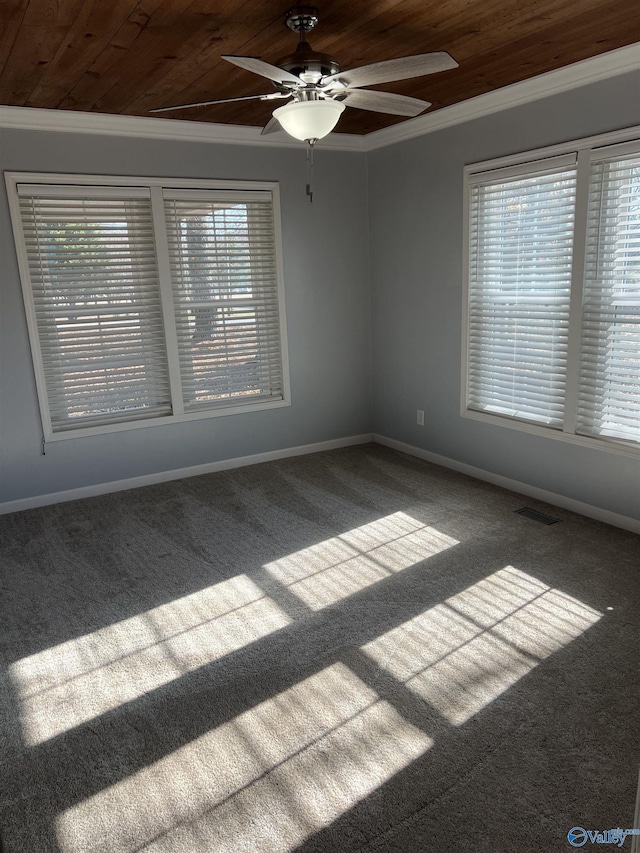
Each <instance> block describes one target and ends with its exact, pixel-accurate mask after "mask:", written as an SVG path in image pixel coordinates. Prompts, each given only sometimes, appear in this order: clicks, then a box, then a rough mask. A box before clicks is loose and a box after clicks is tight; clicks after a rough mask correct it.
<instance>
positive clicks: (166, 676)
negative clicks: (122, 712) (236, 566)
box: [10, 575, 291, 746]
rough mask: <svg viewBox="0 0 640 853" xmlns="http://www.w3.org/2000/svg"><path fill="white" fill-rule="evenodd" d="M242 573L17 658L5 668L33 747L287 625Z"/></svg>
mask: <svg viewBox="0 0 640 853" xmlns="http://www.w3.org/2000/svg"><path fill="white" fill-rule="evenodd" d="M290 622H291V620H290V619H289V617H288V616H286V615H285V614H284V613H283V612H282V610H280V608H279V607H278V606H277V604H276V603H275V602H274V601H272V600H271V599H270V598H269V597H267V596H265V594H264V592H263V590H261V589H260V587H258V586H257V585H256V584H255V583H254V582H253V581H251V580H250V579H249V578H248V577H247V576H246V575H237V576H236V577H233V578H231V579H229V580H226V581H222V582H221V583H218V584H214V585H213V586H210V587H207V588H206V589H202V590H199V591H198V592H195V593H193V594H191V595H187V596H184V597H183V598H178V599H176V600H175V601H171V602H169V603H168V604H163V605H161V606H160V607H155V608H154V609H153V610H148V611H146V612H145V613H141V614H139V615H138V616H133V617H132V618H130V619H125V620H123V621H121V622H116V623H115V624H113V625H109V626H108V627H106V628H101V629H100V630H98V631H94V632H93V633H91V634H86V635H84V636H82V637H77V638H75V639H73V640H69V641H68V642H65V643H62V644H60V645H58V646H54V647H52V648H50V649H46V650H45V651H43V652H39V653H38V654H35V655H31V656H30V657H26V658H23V659H22V660H19V661H17V662H16V663H14V664H13V665H12V666H11V668H10V676H11V679H12V681H13V683H14V685H15V689H16V693H17V695H18V699H19V702H20V721H21V725H22V730H23V738H24V742H25V744H26V745H27V746H34V745H35V744H38V743H42V742H43V741H46V740H49V739H50V738H52V737H55V736H56V735H59V734H61V733H62V732H65V731H68V730H70V729H72V728H74V727H75V726H79V725H80V724H82V723H85V722H87V721H88V720H91V719H93V718H95V717H97V716H99V715H100V714H104V713H106V712H107V711H110V710H112V709H113V708H117V707H118V706H120V705H122V704H124V703H125V702H130V701H132V700H134V699H137V698H138V697H140V696H142V695H143V694H145V693H148V692H149V691H152V690H155V689H157V688H158V687H161V686H162V685H164V684H167V683H169V682H170V681H173V680H174V679H176V678H179V677H180V676H182V675H184V674H185V673H187V672H191V671H192V670H194V669H197V668H199V667H201V666H205V665H207V664H209V663H212V662H213V661H215V660H218V659H220V658H222V657H224V656H225V655H227V654H229V653H231V652H233V651H237V650H238V649H241V648H243V647H244V646H246V645H248V644H249V643H252V642H254V641H256V640H259V639H261V638H262V637H265V636H267V635H268V634H271V633H272V632H274V631H277V630H279V629H280V628H283V627H285V626H286V625H288V624H290Z"/></svg>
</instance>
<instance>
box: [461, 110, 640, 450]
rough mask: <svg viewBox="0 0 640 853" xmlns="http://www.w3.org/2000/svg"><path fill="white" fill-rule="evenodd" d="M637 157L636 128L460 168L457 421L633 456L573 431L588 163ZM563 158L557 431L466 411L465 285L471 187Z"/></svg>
mask: <svg viewBox="0 0 640 853" xmlns="http://www.w3.org/2000/svg"><path fill="white" fill-rule="evenodd" d="M628 153H640V126H635V127H630V128H625V129H624V130H620V131H614V132H612V133H605V134H599V135H597V136H591V137H586V138H583V139H579V140H572V141H568V142H565V143H560V144H558V145H551V146H547V147H545V148H539V149H534V150H531V151H526V152H522V153H519V154H513V155H509V156H506V157H500V158H496V159H493V160H486V161H483V162H480V163H472V164H468V165H465V167H464V169H463V187H462V193H463V244H462V264H463V268H462V348H461V349H462V359H461V383H460V416H461V417H463V418H466V419H468V420H473V421H477V422H480V423H486V424H490V425H493V426H500V427H506V428H507V429H515V430H518V431H520V432H526V433H530V434H532V435H539V436H545V437H546V438H550V439H552V440H556V441H564V442H569V443H571V444H577V445H581V446H583V447H591V448H597V449H600V450H605V451H608V452H610V453H617V454H622V455H625V456H633V457H637V456H638V453H639V452H640V446H639V445H638V443H637V442H634V441H629V440H625V439H618V438H614V437H610V436H598V437H596V436H586V435H579V434H577V433H576V432H575V428H576V412H577V404H578V380H579V367H580V362H579V359H580V343H581V323H582V317H581V314H582V300H583V289H584V271H585V258H586V248H587V226H588V201H589V185H590V176H591V163H592V161H593V160H596V159H602V158H604V157H614V156H617V155H620V156H623V155H625V154H628ZM563 156H575V158H576V168H577V183H576V202H575V204H576V207H575V221H574V245H573V261H572V273H571V296H570V309H569V337H568V354H567V369H566V394H565V415H564V422H563V426H562V429H558V428H554V427H548V426H544V425H540V424H536V423H534V422H532V421H527V420H524V419H518V418H515V417H510V416H506V415H500V414H496V413H488V412H480V411H477V410H474V409H470V408H469V376H468V372H469V371H468V367H469V285H470V268H469V264H470V230H471V229H470V217H471V197H472V186H473V183H474V180H475V181H478V180H480V179H481V178H482V177H483V176H484V177H486V178H492V177H495V178H496V180H500V178H502V177H509V176H513V175H519V174H534V173H535V172H536V171H539V170H540V169H541V168H542V167H543V164H544V161H549V160H551V159H553V158H559V157H563Z"/></svg>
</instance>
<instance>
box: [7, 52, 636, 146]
mask: <svg viewBox="0 0 640 853" xmlns="http://www.w3.org/2000/svg"><path fill="white" fill-rule="evenodd" d="M639 68H640V42H638V43H635V44H630V45H628V46H627V47H621V48H619V49H618V50H612V51H610V52H609V53H603V54H601V55H600V56H594V57H592V58H591V59H583V60H582V61H581V62H575V63H573V65H567V66H565V67H564V68H558V69H557V70H555V71H548V72H547V73H546V74H540V75H538V76H537V77H531V78H530V79H529V80H522V81H521V82H520V83H512V84H511V85H510V86H505V87H504V88H502V89H497V90H496V91H494V92H487V93H486V94H484V95H477V96H476V97H475V98H469V100H467V101H462V102H461V103H459V104H454V105H453V106H450V107H443V108H442V109H439V110H437V111H436V112H433V113H428V114H427V115H424V116H419V117H418V118H414V119H409V120H408V121H403V122H401V123H400V124H396V125H393V127H387V128H384V129H382V130H375V131H373V132H372V133H368V134H366V135H364V136H358V135H355V134H349V133H331V134H329V136H327V137H325V138H324V139H323V140H322V141H321V143H320V144H321V145H322V148H326V149H332V150H334V151H374V150H375V149H377V148H383V147H385V146H387V145H394V144H395V143H396V142H403V141H404V140H407V139H414V138H415V137H417V136H424V135H425V134H427V133H433V132H434V131H436V130H442V129H444V128H446V127H451V126H453V125H456V124H462V123H463V122H467V121H471V120H473V119H476V118H481V117H482V116H487V115H491V114H492V113H496V112H500V111H501V110H506V109H509V108H510V107H517V106H520V105H521V104H526V103H529V102H530V101H536V100H538V99H540V98H546V97H549V96H550V95H555V94H558V93H560V92H567V91H569V90H571V89H576V88H578V87H580V86H587V85H588V84H589V83H595V82H597V81H598V80H606V79H607V78H608V77H615V76H617V75H619V74H625V73H627V72H629V71H635V70H637V69H639ZM3 127H7V128H15V129H19V130H48V131H58V132H63V133H97V134H103V135H105V134H106V135H111V136H131V137H138V138H143V139H170V140H179V141H182V142H209V143H218V144H227V145H260V146H269V147H275V148H299V147H300V146H301V144H302V143H300V142H297V141H295V140H293V139H291V137H290V136H287V134H285V133H284V131H280V132H278V133H271V134H268V135H267V136H262V135H261V129H260V128H258V127H246V126H244V125H230V124H210V123H208V122H199V121H182V120H177V119H160V118H153V117H151V116H149V117H146V116H123V115H108V114H105V113H86V112H79V111H75V110H42V109H36V108H34V107H8V106H0V128H3Z"/></svg>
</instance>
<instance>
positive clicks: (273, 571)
mask: <svg viewBox="0 0 640 853" xmlns="http://www.w3.org/2000/svg"><path fill="white" fill-rule="evenodd" d="M458 544H459V540H458V539H453V538H452V537H450V536H446V535H445V534H444V533H441V532H440V531H438V530H436V529H435V528H434V527H428V526H426V525H425V524H423V523H422V522H420V521H418V520H416V519H415V518H412V517H411V516H410V515H407V514H406V513H404V512H396V513H393V514H392V515H388V516H386V517H385V518H380V519H378V520H376V521H373V522H371V523H370V524H365V525H363V526H361V527H356V528H354V529H353V530H349V531H348V532H347V533H343V534H341V535H340V536H334V537H333V538H332V539H326V540H325V541H324V542H319V543H318V544H317V545H313V546H311V547H310V548H304V549H303V550H301V551H296V552H295V553H293V554H289V555H288V556H286V557H283V558H282V559H280V560H275V561H274V562H272V563H267V564H266V565H265V566H264V568H265V569H266V571H267V572H268V573H269V574H270V575H271V576H272V577H273V578H274V579H275V580H277V581H279V582H280V583H281V584H282V585H283V586H285V587H287V589H288V591H289V592H291V593H293V594H294V595H296V596H297V597H298V598H299V599H300V600H301V601H303V602H304V603H305V604H306V605H307V606H308V607H310V608H311V609H312V610H321V609H322V608H323V607H327V606H329V605H331V604H335V603H336V602H338V601H341V600H343V599H345V598H348V597H349V596H350V595H354V593H357V592H359V591H360V590H363V589H366V588H367V587H369V586H371V585H372V584H375V583H378V581H381V580H384V579H385V578H387V577H390V576H391V575H393V574H395V573H396V572H401V571H403V570H404V569H408V568H409V567H410V566H413V565H415V564H416V563H420V562H421V561H422V560H426V559H428V558H429V557H432V556H434V554H439V553H440V552H441V551H445V550H446V549H447V548H451V547H452V546H453V545H458Z"/></svg>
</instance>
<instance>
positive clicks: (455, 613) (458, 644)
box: [363, 566, 602, 726]
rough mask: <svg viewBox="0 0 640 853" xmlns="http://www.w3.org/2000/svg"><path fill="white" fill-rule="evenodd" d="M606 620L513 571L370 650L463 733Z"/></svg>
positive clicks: (462, 595)
mask: <svg viewBox="0 0 640 853" xmlns="http://www.w3.org/2000/svg"><path fill="white" fill-rule="evenodd" d="M601 616H602V614H601V613H599V612H598V611H597V610H593V609H592V608H590V607H587V605H586V604H583V603H582V602H580V601H578V600H577V599H576V598H572V597H571V596H570V595H567V594H566V593H563V592H560V590H557V589H552V588H551V587H549V586H547V585H546V584H543V583H542V582H541V581H539V580H537V579H536V578H534V577H532V576H531V575H528V574H526V573H525V572H522V571H519V570H518V569H515V568H514V567H513V566H507V567H506V568H504V569H501V570H500V571H498V572H495V573H494V574H492V575H490V576H489V577H487V578H484V579H483V580H481V581H479V582H478V583H476V584H474V585H473V586H470V587H468V589H465V590H464V591H463V592H460V593H458V594H457V595H454V596H452V597H451V598H448V599H447V600H446V601H444V602H442V603H441V604H437V605H436V606H435V607H431V608H430V609H429V610H426V611H424V613H421V614H420V615H419V616H416V617H415V618H414V619H410V620H409V621H408V622H405V623H404V624H402V625H400V626H398V627H397V628H394V629H393V630H391V631H389V632H387V633H386V634H383V635H382V636H380V637H378V638H377V639H375V640H373V641H372V642H370V643H368V644H367V645H366V646H364V647H363V651H365V652H366V654H368V655H369V656H370V657H371V658H373V659H374V660H375V661H377V663H379V664H380V666H381V667H383V668H384V669H385V670H386V671H387V672H388V673H390V674H391V675H392V676H393V677H394V678H396V679H397V680H398V681H400V682H402V683H403V684H405V685H406V686H407V687H408V688H409V689H410V690H411V691H412V692H413V693H414V694H416V695H417V696H419V697H420V698H421V699H423V700H424V701H425V702H427V703H429V705H431V706H432V707H433V708H435V709H436V710H437V711H438V712H439V713H440V714H441V715H442V716H443V717H444V718H445V719H446V720H447V721H448V722H449V723H452V724H453V725H456V726H459V725H462V724H463V723H464V722H466V721H467V720H468V719H469V718H470V717H472V716H473V715H474V714H476V713H477V712H478V711H480V709H481V708H484V707H485V706H486V705H488V704H490V703H491V702H492V701H493V700H494V699H496V698H497V697H498V696H499V695H500V694H501V693H504V691H505V690H507V689H508V688H509V687H511V686H512V685H513V684H515V683H516V682H517V681H519V680H520V679H521V678H522V677H523V676H524V675H526V674H527V673H528V672H530V671H531V670H532V669H534V667H536V666H537V665H538V664H539V663H540V662H541V661H543V660H544V659H545V658H547V657H549V656H550V655H552V654H553V653H554V652H557V651H559V650H560V649H562V648H563V647H564V646H567V645H568V644H569V643H570V642H571V641H572V640H575V639H576V637H579V636H580V634H582V633H584V631H586V630H587V628H590V627H591V626H592V625H593V624H595V623H596V622H597V621H598V620H599V619H600V617H601Z"/></svg>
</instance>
